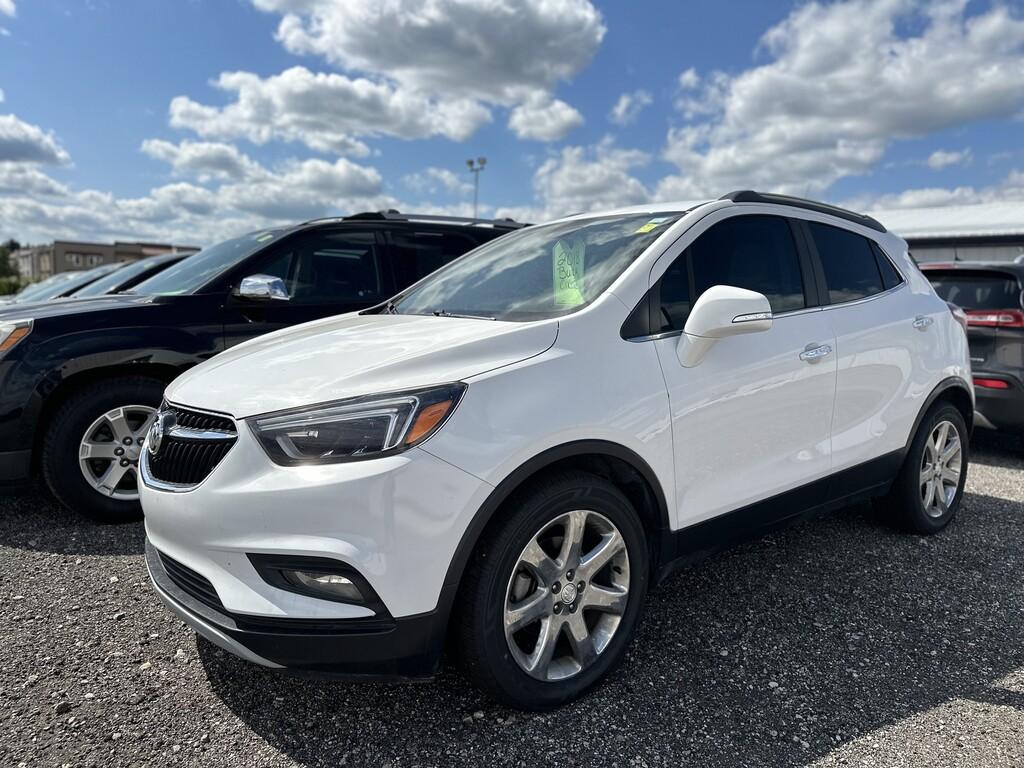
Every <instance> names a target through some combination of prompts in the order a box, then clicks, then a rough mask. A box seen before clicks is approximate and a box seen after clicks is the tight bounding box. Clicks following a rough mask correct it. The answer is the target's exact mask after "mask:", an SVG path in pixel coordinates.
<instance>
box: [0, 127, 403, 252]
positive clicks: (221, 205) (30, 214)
mask: <svg viewBox="0 0 1024 768" xmlns="http://www.w3.org/2000/svg"><path fill="white" fill-rule="evenodd" d="M232 150H235V148H234V147H231V146H230V145H207V144H205V143H202V142H182V144H180V145H175V144H171V143H169V142H162V141H159V140H154V141H148V142H145V143H144V145H143V151H145V152H147V153H148V154H151V155H152V156H154V157H157V158H159V159H162V160H165V161H166V162H168V163H169V164H170V165H171V167H172V168H173V169H175V170H177V171H187V172H192V173H195V174H196V175H197V176H204V177H205V178H207V179H208V180H211V181H212V180H218V181H223V182H224V183H221V184H220V185H219V186H204V185H197V184H193V183H190V182H184V181H181V182H175V183H172V184H166V185H163V186H158V187H156V188H154V189H152V190H150V192H149V193H148V194H146V195H144V196H142V197H135V198H119V197H117V196H115V195H112V194H110V193H108V192H102V191H99V190H95V189H84V190H73V189H69V188H68V187H67V186H65V185H63V184H60V183H59V182H57V181H55V180H54V179H52V178H50V177H49V176H47V175H46V174H44V173H42V172H41V171H39V170H38V169H37V168H36V167H35V165H34V164H30V163H12V162H8V163H0V221H2V222H3V223H4V229H5V230H6V231H9V232H11V233H14V234H15V235H17V236H18V237H19V238H21V239H23V240H41V241H45V240H52V239H54V238H60V237H75V238H98V239H101V240H109V239H116V238H146V239H161V240H175V241H178V242H189V243H194V242H195V243H210V242H215V241H217V240H220V239H223V238H225V237H229V236H232V235H237V234H239V233H240V232H243V231H249V230H253V229H258V228H261V227H266V226H269V225H273V224H287V223H292V222H295V221H300V220H304V219H309V218H314V217H316V216H326V215H343V214H345V213H352V212H356V211H361V210H379V209H381V208H388V207H395V206H396V205H398V202H397V201H396V200H395V199H394V198H391V197H388V196H386V195H384V194H383V193H382V188H383V180H382V178H381V176H380V173H379V172H378V171H377V170H376V169H375V168H372V167H369V166H363V165H359V164H356V163H354V162H352V161H350V160H348V159H345V158H339V159H337V160H335V161H333V162H328V161H326V160H321V159H306V160H301V161H299V160H291V161H287V162H285V163H284V164H283V165H282V166H280V167H279V168H274V169H271V168H267V167H264V166H262V165H260V164H259V163H256V162H255V161H253V160H252V159H250V158H248V157H247V156H245V155H243V154H241V153H240V152H237V150H235V152H232Z"/></svg>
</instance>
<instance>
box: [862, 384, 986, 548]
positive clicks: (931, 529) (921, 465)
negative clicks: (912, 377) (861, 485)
mask: <svg viewBox="0 0 1024 768" xmlns="http://www.w3.org/2000/svg"><path fill="white" fill-rule="evenodd" d="M968 450H969V445H968V434H967V424H966V423H965V422H964V417H963V414H961V413H960V410H959V409H958V408H957V407H956V406H954V405H952V404H950V403H946V402H940V403H937V404H936V405H934V406H932V408H931V410H930V411H929V412H928V413H927V414H925V417H924V419H922V420H921V425H920V427H918V431H917V434H916V435H915V436H914V440H913V442H912V443H911V444H910V450H908V451H907V456H906V459H904V462H903V468H902V469H901V470H900V474H899V476H898V477H897V478H896V480H895V482H894V483H893V487H892V489H891V490H890V491H889V494H888V495H887V496H885V497H884V498H883V499H882V500H881V506H882V508H883V509H884V511H885V512H886V513H887V516H888V517H889V518H890V519H891V520H893V522H895V523H896V524H897V525H899V526H900V527H901V528H903V529H904V530H906V531H909V532H911V533H918V534H923V535H929V534H933V533H938V532H939V531H941V530H942V529H943V528H945V527H946V526H947V525H949V524H950V522H952V520H953V518H954V517H955V516H956V512H957V509H959V507H960V500H961V498H962V497H963V493H964V483H965V482H966V480H967V465H968Z"/></svg>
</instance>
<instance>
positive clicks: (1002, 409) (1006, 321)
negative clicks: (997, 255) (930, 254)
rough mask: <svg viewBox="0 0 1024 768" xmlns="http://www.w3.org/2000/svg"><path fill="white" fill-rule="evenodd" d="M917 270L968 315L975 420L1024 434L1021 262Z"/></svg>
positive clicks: (1023, 275)
mask: <svg viewBox="0 0 1024 768" xmlns="http://www.w3.org/2000/svg"><path fill="white" fill-rule="evenodd" d="M921 270H922V271H923V272H924V274H925V276H926V277H927V278H928V279H929V280H930V281H931V283H932V287H934V288H935V292H936V293H937V294H938V295H939V296H941V297H942V298H943V299H945V300H946V301H948V302H951V303H952V304H956V305H958V306H959V307H961V308H963V310H964V311H965V313H966V315H967V340H968V342H969V343H970V346H971V367H972V368H973V369H974V392H975V396H976V398H977V413H976V414H975V424H976V425H977V426H979V427H984V428H986V429H998V430H1004V431H1006V432H1012V433H1016V434H1019V435H1022V436H1024V263H1022V264H1008V263H1006V262H968V261H957V262H951V263H942V264H939V263H932V264H922V265H921Z"/></svg>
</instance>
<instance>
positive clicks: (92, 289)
mask: <svg viewBox="0 0 1024 768" xmlns="http://www.w3.org/2000/svg"><path fill="white" fill-rule="evenodd" d="M161 258H163V257H162V256H160V257H157V258H156V259H141V260H139V261H133V262H131V263H129V264H125V265H124V266H123V267H121V268H120V269H115V270H114V271H113V272H111V273H110V274H109V275H106V276H105V277H101V278H100V279H99V280H97V281H96V282H94V283H90V284H89V285H87V286H85V287H84V288H79V289H78V290H77V291H75V292H74V293H73V294H71V295H72V296H73V297H75V298H76V299H80V298H82V297H83V296H102V295H103V294H105V293H109V292H110V291H112V290H114V289H116V288H117V287H119V286H122V285H124V284H125V283H127V282H128V281H130V280H131V279H132V278H134V277H136V276H137V275H140V274H142V273H143V272H145V271H146V270H148V269H151V268H152V267H153V265H154V264H155V263H156V262H157V261H158V260H159V259H161Z"/></svg>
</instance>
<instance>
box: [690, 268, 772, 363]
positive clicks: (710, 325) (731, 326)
mask: <svg viewBox="0 0 1024 768" xmlns="http://www.w3.org/2000/svg"><path fill="white" fill-rule="evenodd" d="M771 327H772V307H771V304H769V303H768V299H767V297H766V296H765V295H764V294H762V293H757V292H756V291H748V290H746V289H745V288H736V287H735V286H732V285H715V286H712V287H711V288H708V289H707V290H706V291H704V293H702V294H701V296H700V298H699V299H697V301H696V303H695V304H694V305H693V309H692V310H690V316H689V318H687V320H686V325H685V327H684V328H683V334H682V336H680V337H679V345H678V347H677V348H676V350H677V354H678V355H679V362H680V363H681V364H682V365H683V367H684V368H692V367H694V366H695V365H697V364H699V363H700V361H701V360H703V359H704V355H706V354H707V351H708V350H709V349H711V347H712V346H713V345H714V343H715V342H716V341H718V340H719V339H724V338H726V337H727V336H738V335H740V334H742V333H758V332H760V331H767V330H769V329H770V328H771Z"/></svg>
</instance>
